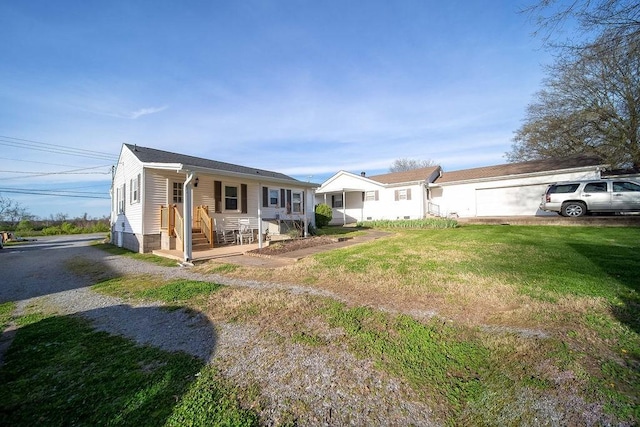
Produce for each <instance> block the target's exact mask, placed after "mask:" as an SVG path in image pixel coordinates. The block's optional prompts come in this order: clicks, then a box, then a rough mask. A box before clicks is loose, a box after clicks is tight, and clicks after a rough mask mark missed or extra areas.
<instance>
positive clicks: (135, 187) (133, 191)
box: [129, 174, 140, 204]
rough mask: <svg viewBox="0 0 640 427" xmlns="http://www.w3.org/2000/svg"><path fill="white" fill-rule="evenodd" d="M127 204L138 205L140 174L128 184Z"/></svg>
mask: <svg viewBox="0 0 640 427" xmlns="http://www.w3.org/2000/svg"><path fill="white" fill-rule="evenodd" d="M129 193H130V195H129V203H130V204H134V203H140V174H138V175H137V176H136V177H135V178H134V179H132V180H130V182H129Z"/></svg>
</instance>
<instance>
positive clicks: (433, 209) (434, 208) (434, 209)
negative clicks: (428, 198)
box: [427, 202, 440, 216]
mask: <svg viewBox="0 0 640 427" xmlns="http://www.w3.org/2000/svg"><path fill="white" fill-rule="evenodd" d="M427 213H428V214H429V215H433V216H440V206H439V205H436V204H435V203H431V202H429V205H428V207H427Z"/></svg>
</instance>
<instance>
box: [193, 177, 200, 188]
mask: <svg viewBox="0 0 640 427" xmlns="http://www.w3.org/2000/svg"><path fill="white" fill-rule="evenodd" d="M198 182H200V178H198V177H196V179H195V181H193V186H194V187H197V186H198Z"/></svg>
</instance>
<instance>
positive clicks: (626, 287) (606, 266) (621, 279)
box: [569, 244, 640, 333]
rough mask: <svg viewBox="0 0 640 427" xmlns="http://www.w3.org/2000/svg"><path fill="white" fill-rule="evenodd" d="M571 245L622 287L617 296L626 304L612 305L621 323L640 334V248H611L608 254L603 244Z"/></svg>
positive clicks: (608, 248)
mask: <svg viewBox="0 0 640 427" xmlns="http://www.w3.org/2000/svg"><path fill="white" fill-rule="evenodd" d="M569 246H570V247H571V248H572V249H574V250H575V251H576V252H577V253H579V254H581V255H582V256H584V257H585V258H587V259H588V260H589V261H590V262H591V263H592V264H593V265H594V266H595V267H596V268H598V269H599V270H600V271H601V272H603V273H605V274H606V275H607V276H609V277H610V278H611V281H612V282H613V283H615V284H616V285H618V287H619V290H618V292H616V294H617V295H616V296H617V297H618V298H619V299H620V300H621V301H622V305H616V304H612V306H611V309H612V312H613V314H614V316H616V318H617V319H618V320H619V321H620V322H622V323H624V324H626V325H628V326H629V327H630V328H631V329H633V330H634V331H635V332H636V333H640V275H639V274H638V272H640V250H639V249H640V248H638V247H632V246H613V245H607V247H606V251H603V247H602V246H599V245H586V244H570V245H569ZM603 285H604V286H606V285H607V284H603Z"/></svg>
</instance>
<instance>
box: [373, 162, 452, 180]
mask: <svg viewBox="0 0 640 427" xmlns="http://www.w3.org/2000/svg"><path fill="white" fill-rule="evenodd" d="M439 167H440V166H429V167H426V168H420V169H413V170H409V171H404V172H392V173H385V174H382V175H372V176H369V177H367V178H369V179H371V180H373V181H377V182H380V183H382V184H399V183H401V182H415V181H425V180H426V179H427V178H429V177H430V176H431V175H432V174H433V173H434V172H435V171H436V170H438V168H439Z"/></svg>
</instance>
